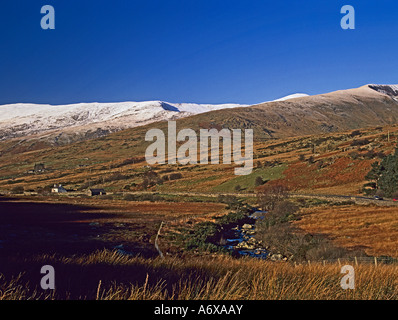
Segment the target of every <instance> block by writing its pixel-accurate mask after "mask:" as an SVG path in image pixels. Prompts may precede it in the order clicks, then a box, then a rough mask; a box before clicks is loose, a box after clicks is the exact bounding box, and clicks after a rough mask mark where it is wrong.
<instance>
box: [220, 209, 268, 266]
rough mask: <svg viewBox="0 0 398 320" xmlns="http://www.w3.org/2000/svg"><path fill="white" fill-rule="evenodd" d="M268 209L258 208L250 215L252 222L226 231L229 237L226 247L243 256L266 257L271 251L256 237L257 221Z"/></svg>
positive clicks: (226, 240)
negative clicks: (261, 209)
mask: <svg viewBox="0 0 398 320" xmlns="http://www.w3.org/2000/svg"><path fill="white" fill-rule="evenodd" d="M265 213H266V211H260V210H257V211H255V212H254V213H253V214H251V215H250V216H249V218H250V219H251V221H252V223H245V224H243V225H242V226H239V225H238V226H236V227H235V228H232V229H231V230H229V231H228V232H227V233H226V236H227V239H225V242H226V244H225V245H224V247H225V248H226V249H228V250H231V251H233V252H237V253H239V255H241V256H250V257H254V258H258V259H266V258H267V257H268V254H269V251H268V250H267V249H266V247H264V245H263V244H262V243H261V241H258V240H256V239H255V238H254V234H255V233H256V231H255V223H256V221H257V220H259V219H263V218H264V214H265Z"/></svg>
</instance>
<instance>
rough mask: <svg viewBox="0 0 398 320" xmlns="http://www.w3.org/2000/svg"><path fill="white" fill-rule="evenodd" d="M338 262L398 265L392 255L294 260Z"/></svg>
mask: <svg viewBox="0 0 398 320" xmlns="http://www.w3.org/2000/svg"><path fill="white" fill-rule="evenodd" d="M336 263H338V264H339V265H341V266H342V265H346V264H350V265H358V264H373V265H375V266H378V265H381V264H384V265H392V264H393V265H395V264H397V265H398V259H397V258H392V257H351V258H337V259H326V260H317V261H311V260H308V261H306V262H302V263H297V262H295V263H294V264H295V265H303V264H308V265H311V264H323V265H326V264H336Z"/></svg>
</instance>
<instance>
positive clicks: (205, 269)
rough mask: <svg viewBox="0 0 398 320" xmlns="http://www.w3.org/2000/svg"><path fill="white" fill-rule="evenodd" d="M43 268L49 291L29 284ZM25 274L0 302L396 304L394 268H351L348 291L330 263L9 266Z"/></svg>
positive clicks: (45, 259) (3, 290)
mask: <svg viewBox="0 0 398 320" xmlns="http://www.w3.org/2000/svg"><path fill="white" fill-rule="evenodd" d="M44 263H46V264H51V265H53V266H54V268H55V272H56V289H55V291H53V292H51V293H49V292H48V291H43V290H41V289H40V287H38V285H35V283H37V284H38V281H39V280H40V279H39V278H37V277H36V278H35V277H32V274H34V273H36V274H37V273H38V272H37V270H36V269H37V268H40V266H41V265H43V264H44ZM9 267H13V268H14V270H19V269H21V268H26V270H27V271H25V273H24V274H19V275H18V274H17V275H16V274H14V275H10V274H8V275H3V276H1V277H0V300H11V299H90V300H91V299H102V300H115V299H116V300H118V299H123V300H125V299H133V300H138V299H144V300H166V299H173V300H208V299H210V300H235V299H239V300H246V299H247V300H268V299H272V300H279V299H289V300H290V299H301V300H303V299H311V300H313V299H322V300H329V299H331V300H334V299H344V300H345V299H364V300H377V299H383V300H390V299H397V298H398V277H397V271H398V268H397V266H393V265H379V266H377V267H375V266H372V265H359V266H356V267H355V289H354V290H343V289H342V288H341V286H340V281H341V278H342V276H343V275H342V274H340V266H339V265H337V264H330V265H325V266H324V265H321V264H312V265H310V266H308V265H297V266H294V265H292V264H288V263H272V262H264V261H260V260H256V259H251V258H246V259H233V258H231V257H227V256H214V257H209V258H207V259H203V257H196V258H190V259H179V258H170V257H166V258H165V259H160V258H156V259H144V258H140V257H135V258H130V257H127V256H122V255H120V254H118V253H116V252H112V251H98V252H95V253H93V254H89V255H82V256H74V257H55V256H40V257H37V258H35V259H30V260H28V259H24V260H22V261H18V259H14V261H13V263H12V264H10V265H9Z"/></svg>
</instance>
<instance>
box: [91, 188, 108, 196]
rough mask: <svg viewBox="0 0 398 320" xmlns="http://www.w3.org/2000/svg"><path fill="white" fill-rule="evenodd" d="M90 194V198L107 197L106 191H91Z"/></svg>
mask: <svg viewBox="0 0 398 320" xmlns="http://www.w3.org/2000/svg"><path fill="white" fill-rule="evenodd" d="M88 194H89V195H90V196H102V195H106V192H105V190H104V189H89V190H88Z"/></svg>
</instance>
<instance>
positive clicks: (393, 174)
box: [365, 147, 398, 197]
mask: <svg viewBox="0 0 398 320" xmlns="http://www.w3.org/2000/svg"><path fill="white" fill-rule="evenodd" d="M365 178H366V179H367V180H368V181H370V183H367V184H366V185H365V186H372V185H373V186H374V191H375V192H377V191H378V190H380V191H382V192H383V193H384V195H385V196H386V197H391V196H392V195H393V194H394V193H395V192H397V191H398V147H397V148H396V149H395V153H394V154H390V155H388V156H386V157H384V158H383V159H382V160H381V162H380V163H378V162H374V163H373V164H372V169H371V170H370V171H369V172H368V174H367V175H366V176H365Z"/></svg>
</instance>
